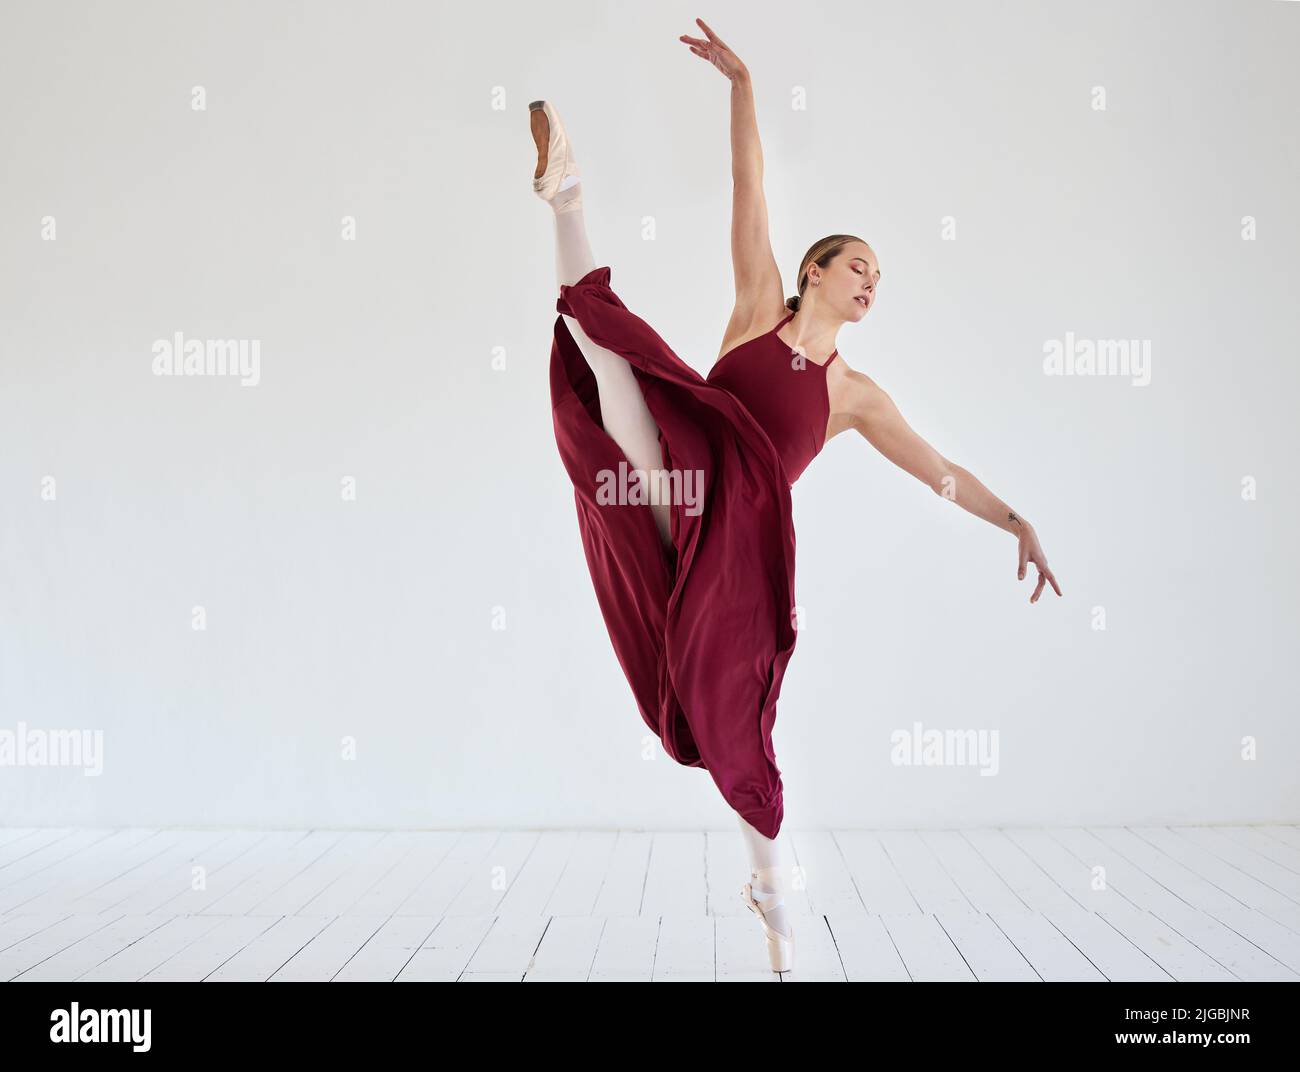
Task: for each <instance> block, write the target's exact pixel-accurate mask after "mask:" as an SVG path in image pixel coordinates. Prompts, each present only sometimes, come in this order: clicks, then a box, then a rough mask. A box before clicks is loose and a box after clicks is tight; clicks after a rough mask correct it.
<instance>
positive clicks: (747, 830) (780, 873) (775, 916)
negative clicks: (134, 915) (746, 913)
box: [736, 812, 790, 935]
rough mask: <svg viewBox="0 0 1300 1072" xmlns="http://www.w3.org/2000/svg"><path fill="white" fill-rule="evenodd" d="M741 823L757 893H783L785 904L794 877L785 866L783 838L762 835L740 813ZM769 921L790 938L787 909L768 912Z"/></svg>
mask: <svg viewBox="0 0 1300 1072" xmlns="http://www.w3.org/2000/svg"><path fill="white" fill-rule="evenodd" d="M736 820H737V821H738V822H739V823H740V832H741V834H742V835H743V836H744V839H745V851H746V853H747V854H748V856H749V872H750V875H751V876H752V878H753V883H754V892H755V893H779V894H780V895H781V898H782V899H783V900H788V899H789V896H790V876H789V875H788V874H786V871H785V867H784V866H783V865H782V862H781V857H782V855H783V853H782V841H781V835H780V834H777V836H776V837H775V838H769V837H765V836H764V835H763V834H760V833H759V832H758V831H757V830H756V829H755V828H754V827H753V826H752V825H751V824H750V822H749V821H748V820H747V819H746V818H745V817H744V816H743V815H741V814H740V812H736ZM766 915H767V921H768V922H769V923H770V924H772V927H773V929H775V930H778V931H780V932H781V933H782V934H784V935H789V934H790V923H789V916H788V914H787V911H786V906H785V905H776V906H773V907H772V908H769V909H768V910H767V911H766Z"/></svg>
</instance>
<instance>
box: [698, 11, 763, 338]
mask: <svg viewBox="0 0 1300 1072" xmlns="http://www.w3.org/2000/svg"><path fill="white" fill-rule="evenodd" d="M695 21H696V22H697V23H699V25H700V28H701V29H702V30H703V31H704V32H705V34H706V35H707V40H705V39H701V38H698V37H688V36H686V35H684V34H683V35H682V37H681V40H682V41H684V42H685V43H686V44H688V45H689V46H690V49H691V51H692V52H694V53H695V54H696V55H697V56H700V57H702V58H703V59H706V60H708V61H709V62H710V63H712V64H713V65H714V66H715V67H716V68H717V69H718V70H719V71H721V72H722V73H723V74H724V75H725V76H726V78H727V80H728V81H729V82H730V83H731V189H732V200H731V266H732V272H733V274H734V275H735V280H736V307H735V309H734V310H732V313H731V319H730V321H728V323H727V330H726V331H725V332H724V333H723V340H722V350H721V351H720V353H725V352H726V351H727V350H728V349H730V348H731V345H732V343H733V342H734V341H735V340H737V339H740V338H742V337H743V336H745V335H748V334H751V333H752V332H753V330H755V329H757V328H760V327H761V329H762V330H766V329H767V328H769V327H770V326H771V324H770V323H769V321H770V320H771V318H772V317H773V315H775V314H776V313H779V310H780V309H781V307H782V306H783V305H784V304H785V300H784V298H783V292H782V290H781V271H780V269H779V268H778V267H777V264H776V257H775V256H774V255H773V253H772V242H771V238H770V237H769V235H768V226H767V199H766V197H764V195H763V147H762V144H761V143H760V141H759V138H758V119H757V116H756V114H755V110H754V91H753V87H752V85H751V83H750V80H749V69H748V68H747V67H746V66H745V65H744V64H743V63H742V62H741V61H740V59H739V57H737V55H736V54H735V53H734V52H732V51H731V49H730V48H729V47H727V45H726V43H725V42H723V40H722V39H721V38H720V37H718V35H717V34H715V33H714V32H713V31H712V30H711V29H710V28H709V27H708V26H707V25H706V24H705V22H704V20H703V19H696V20H695Z"/></svg>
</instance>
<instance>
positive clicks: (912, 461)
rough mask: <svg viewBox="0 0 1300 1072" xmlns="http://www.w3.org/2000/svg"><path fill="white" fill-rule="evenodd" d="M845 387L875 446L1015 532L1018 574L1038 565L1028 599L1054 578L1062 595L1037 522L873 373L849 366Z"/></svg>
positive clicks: (855, 417)
mask: <svg viewBox="0 0 1300 1072" xmlns="http://www.w3.org/2000/svg"><path fill="white" fill-rule="evenodd" d="M846 375H847V380H846V381H845V385H844V387H843V395H842V397H843V398H844V400H845V402H844V407H845V409H846V411H847V414H848V416H849V419H850V420H851V422H852V425H853V427H854V428H856V429H857V430H858V431H859V432H860V433H861V434H862V436H863V438H865V439H866V440H867V442H868V443H870V444H871V445H872V446H873V447H875V448H876V450H878V451H880V453H881V454H883V455H884V456H885V457H886V458H888V459H889V460H890V461H891V462H893V463H894V464H895V465H897V466H898V467H899V468H900V469H903V470H905V471H907V472H909V473H911V474H912V476H914V477H916V478H917V479H918V480H920V481H921V482H922V483H923V484H925V485H927V486H928V487H929V488H930V489H931V490H932V491H934V492H935V493H936V494H937V495H940V496H942V497H943V498H945V499H949V500H951V501H952V502H955V503H956V504H957V505H958V506H960V507H961V508H962V509H964V510H967V511H969V512H970V513H972V514H974V515H975V516H976V517H981V518H983V519H984V520H985V521H987V522H989V523H990V524H993V525H996V526H997V527H998V528H1000V529H1005V530H1006V531H1007V532H1010V533H1012V534H1013V535H1015V537H1016V538H1017V540H1018V541H1019V544H1020V560H1019V564H1018V566H1017V576H1018V577H1019V578H1020V579H1023V578H1024V576H1025V568H1026V564H1027V563H1029V562H1032V563H1033V564H1034V565H1035V566H1036V567H1038V586H1037V587H1036V588H1035V589H1034V594H1033V595H1032V596H1030V598H1029V602H1031V603H1034V602H1037V600H1038V597H1039V596H1040V595H1041V594H1042V591H1043V585H1044V583H1045V582H1047V581H1050V582H1051V585H1052V588H1053V589H1054V590H1055V592H1056V594H1057V595H1058V596H1059V595H1060V594H1061V587H1060V585H1058V584H1057V583H1056V578H1055V577H1054V576H1052V571H1051V570H1050V569H1048V568H1047V556H1046V555H1045V554H1043V548H1042V546H1041V545H1040V544H1039V542H1038V534H1037V533H1036V532H1035V531H1034V526H1033V525H1031V524H1030V523H1029V522H1028V521H1026V520H1025V519H1024V518H1023V517H1021V516H1020V515H1019V514H1017V513H1016V512H1015V511H1014V510H1012V509H1011V507H1009V506H1008V505H1007V504H1006V503H1004V502H1003V501H1002V500H1001V499H999V498H998V497H997V496H996V495H994V494H993V492H991V491H990V490H989V489H988V488H986V487H985V486H984V485H983V484H981V483H980V481H979V480H978V479H977V478H976V477H975V476H974V475H973V474H972V473H970V472H969V471H968V470H966V469H963V468H962V467H961V466H960V465H957V464H955V463H953V462H950V461H949V460H948V459H947V458H945V457H944V456H943V455H942V454H940V453H939V452H938V451H937V450H935V449H934V447H932V446H930V444H929V443H927V442H926V441H925V440H924V439H922V438H921V436H919V435H918V434H917V433H916V432H915V431H914V430H913V429H912V427H911V425H909V424H908V423H907V421H906V420H904V419H903V415H902V414H901V413H900V412H899V411H898V407H897V406H896V405H894V400H893V399H892V398H890V397H889V395H888V394H886V393H885V391H884V390H883V389H882V388H881V387H880V386H879V385H878V384H877V383H876V382H875V381H874V380H872V379H871V377H870V376H866V375H864V374H863V373H861V372H857V371H854V370H849V371H848V372H847V373H846Z"/></svg>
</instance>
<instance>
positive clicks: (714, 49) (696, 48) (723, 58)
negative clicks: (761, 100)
mask: <svg viewBox="0 0 1300 1072" xmlns="http://www.w3.org/2000/svg"><path fill="white" fill-rule="evenodd" d="M695 21H696V22H698V23H699V24H700V29H702V30H703V31H704V32H705V34H706V35H707V36H708V40H707V41H702V40H700V38H698V37H687V36H686V35H685V34H682V36H681V37H679V38H678V40H679V41H684V42H686V44H687V45H689V46H690V49H691V51H692V52H694V53H695V54H696V55H697V56H699V57H701V58H702V59H706V60H708V61H709V62H710V63H711V64H713V66H714V67H716V68H717V69H718V70H719V71H721V72H722V73H723V74H725V75H726V76H727V78H728V79H729V80H730V81H732V82H734V81H735V80H736V79H737V78H742V77H743V78H748V77H749V68H748V67H746V66H745V65H744V64H743V63H741V62H740V57H739V56H737V55H736V54H735V53H734V52H732V51H731V49H729V48H728V47H727V45H726V42H725V41H723V40H722V38H721V37H719V36H718V35H717V34H715V33H714V32H713V31H712V30H710V29H709V27H708V26H707V25H706V24H705V22H704V20H703V19H696V20H695Z"/></svg>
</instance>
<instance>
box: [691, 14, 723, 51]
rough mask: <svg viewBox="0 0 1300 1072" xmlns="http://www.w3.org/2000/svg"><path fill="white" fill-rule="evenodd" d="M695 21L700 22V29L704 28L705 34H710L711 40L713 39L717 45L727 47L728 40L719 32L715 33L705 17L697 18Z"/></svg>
mask: <svg viewBox="0 0 1300 1072" xmlns="http://www.w3.org/2000/svg"><path fill="white" fill-rule="evenodd" d="M695 21H696V22H698V23H699V24H700V29H701V30H703V31H704V32H705V34H707V35H708V38H709V40H710V41H712V42H713V43H714V44H715V45H721V46H722V47H723V48H726V47H727V45H726V42H725V41H723V40H722V38H721V37H719V36H718V35H717V34H715V33H714V32H713V31H712V30H711V29H709V24H708V23H707V22H705V21H704V20H703V19H696V20H695Z"/></svg>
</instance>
